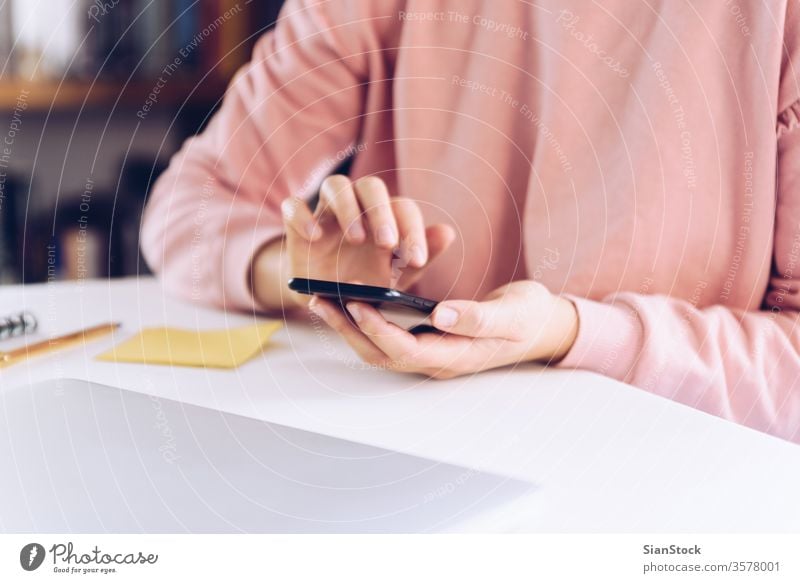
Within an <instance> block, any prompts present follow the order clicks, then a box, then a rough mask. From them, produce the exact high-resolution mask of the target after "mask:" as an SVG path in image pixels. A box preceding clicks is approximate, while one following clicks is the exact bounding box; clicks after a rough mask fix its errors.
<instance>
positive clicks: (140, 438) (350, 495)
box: [0, 380, 538, 533]
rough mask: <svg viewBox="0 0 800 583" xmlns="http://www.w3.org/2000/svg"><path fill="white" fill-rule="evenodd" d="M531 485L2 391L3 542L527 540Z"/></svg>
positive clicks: (224, 418) (87, 399)
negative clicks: (405, 535)
mask: <svg viewBox="0 0 800 583" xmlns="http://www.w3.org/2000/svg"><path fill="white" fill-rule="evenodd" d="M533 492H534V486H533V485H532V484H529V483H525V482H521V481H517V480H512V479H508V478H504V477H501V476H496V475H491V474H487V473H482V472H476V471H472V470H470V469H467V468H463V467H457V466H452V465H447V464H442V463H437V462H435V461H431V460H427V459H423V458H419V457H414V456H410V455H405V454H399V453H395V452H391V451H387V450H383V449H379V448H376V447H371V446H367V445H362V444H358V443H353V442H350V441H345V440H342V439H336V438H332V437H328V436H324V435H319V434H315V433H310V432H307V431H301V430H297V429H291V428H288V427H285V426H281V425H275V424H272V423H266V422H263V421H258V420H255V419H249V418H246V417H241V416H238V415H231V414H227V413H221V412H219V411H214V410H211V409H206V408H203V407H196V406H193V405H186V404H183V403H179V402H177V401H171V400H167V399H160V398H155V397H150V396H148V395H143V394H140V393H135V392H131V391H125V390H120V389H116V388H112V387H106V386H102V385H97V384H93V383H89V382H86V381H78V380H53V381H48V382H45V383H39V384H36V385H33V386H28V387H20V388H11V389H9V388H4V387H3V388H0V531H2V532H12V533H22V532H25V533H33V532H46V533H98V532H111V533H138V532H146V533H182V532H196V533H227V532H256V533H347V532H355V533H373V532H441V531H473V532H474V531H479V532H488V531H506V530H528V529H529V528H530V527H531V524H532V522H531V521H533V520H535V515H536V506H537V500H538V496H537V495H536V494H535V493H533Z"/></svg>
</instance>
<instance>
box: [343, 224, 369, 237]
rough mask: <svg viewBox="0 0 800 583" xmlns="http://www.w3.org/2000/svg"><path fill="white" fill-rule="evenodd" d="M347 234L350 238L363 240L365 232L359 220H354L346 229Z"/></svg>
mask: <svg viewBox="0 0 800 583" xmlns="http://www.w3.org/2000/svg"><path fill="white" fill-rule="evenodd" d="M347 234H348V236H349V237H350V238H351V239H355V240H357V241H361V240H363V239H364V238H365V237H366V236H367V234H366V233H365V232H364V227H362V226H361V221H356V222H355V223H353V224H352V225H350V227H348V229H347Z"/></svg>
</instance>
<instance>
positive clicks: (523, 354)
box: [310, 281, 578, 379]
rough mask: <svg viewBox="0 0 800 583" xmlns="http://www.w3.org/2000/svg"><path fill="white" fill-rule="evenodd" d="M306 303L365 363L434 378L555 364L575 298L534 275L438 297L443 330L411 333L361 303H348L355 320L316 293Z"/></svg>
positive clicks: (437, 317) (574, 317) (569, 337)
mask: <svg viewBox="0 0 800 583" xmlns="http://www.w3.org/2000/svg"><path fill="white" fill-rule="evenodd" d="M310 308H311V309H312V310H313V311H314V312H315V313H316V314H317V315H318V316H320V317H321V318H322V319H323V320H325V322H327V323H328V324H329V325H330V326H331V327H332V328H333V329H334V330H336V331H337V332H339V334H341V335H342V336H343V337H344V338H345V340H347V342H348V343H349V344H350V346H352V347H353V348H354V349H355V350H356V352H357V353H358V354H359V355H360V356H361V358H363V359H364V360H365V361H366V362H368V363H370V364H372V365H374V366H376V367H385V368H388V369H392V370H396V371H401V372H412V373H421V374H424V375H426V376H429V377H432V378H437V379H447V378H452V377H456V376H460V375H465V374H470V373H475V372H479V371H482V370H488V369H491V368H497V367H500V366H506V365H509V364H518V363H522V362H528V361H539V362H555V361H558V360H560V359H561V358H563V357H564V356H566V354H567V352H568V351H569V349H570V348H571V346H572V344H573V343H574V341H575V337H576V336H577V333H578V314H577V311H576V310H575V306H574V305H573V304H572V302H570V301H569V300H567V299H565V298H562V297H560V296H556V295H553V294H551V293H550V292H549V291H548V290H547V288H545V287H544V286H543V285H541V284H539V283H536V282H533V281H518V282H514V283H510V284H508V285H505V286H503V287H501V288H498V289H497V290H495V291H493V292H492V293H490V294H489V295H488V296H487V297H486V299H485V300H484V301H481V302H473V301H466V300H448V301H444V302H441V303H440V304H439V305H438V306H436V309H435V310H434V312H433V315H432V321H433V325H434V326H435V327H436V328H438V329H440V330H442V331H444V332H445V334H437V333H423V334H417V335H414V334H411V333H409V332H406V331H405V330H403V329H401V328H399V327H397V326H395V325H394V324H391V323H389V322H387V321H386V320H385V319H384V318H383V317H382V316H381V315H380V313H379V312H378V311H376V310H375V309H374V308H372V307H371V306H369V305H367V304H363V303H360V302H350V303H348V304H347V310H348V312H349V313H350V316H351V317H352V320H351V319H350V318H348V317H347V315H346V314H345V313H344V312H343V311H342V310H340V309H339V308H338V307H337V306H335V305H334V304H333V303H331V302H328V301H326V300H323V299H320V298H317V297H315V298H314V299H313V300H312V301H311V304H310Z"/></svg>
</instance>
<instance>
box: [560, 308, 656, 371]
mask: <svg viewBox="0 0 800 583" xmlns="http://www.w3.org/2000/svg"><path fill="white" fill-rule="evenodd" d="M565 297H566V298H567V299H568V300H570V301H571V302H572V303H573V304H575V308H576V309H577V311H578V321H579V324H578V336H577V337H576V339H575V343H574V344H573V345H572V348H570V350H569V352H568V353H567V355H566V356H565V357H564V358H563V359H561V361H559V362H558V364H556V366H557V367H558V368H580V369H585V370H590V371H592V372H597V373H600V374H602V375H605V376H609V377H612V378H615V379H617V380H620V381H624V380H625V379H626V377H627V376H628V374H629V373H630V371H631V368H632V367H633V365H634V362H635V361H636V357H637V355H638V354H639V350H640V348H641V346H642V344H643V339H644V331H643V328H642V323H641V320H640V319H639V317H638V315H637V314H636V311H635V310H634V309H633V308H632V307H631V306H628V305H625V304H612V303H601V302H595V301H592V300H587V299H585V298H580V297H576V296H569V295H567V296H565Z"/></svg>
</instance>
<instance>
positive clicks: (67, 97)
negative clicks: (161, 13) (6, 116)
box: [0, 78, 226, 114]
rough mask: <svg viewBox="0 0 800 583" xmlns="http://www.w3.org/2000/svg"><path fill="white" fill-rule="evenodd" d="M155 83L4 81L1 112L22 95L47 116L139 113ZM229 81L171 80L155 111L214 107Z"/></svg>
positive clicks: (29, 107)
mask: <svg viewBox="0 0 800 583" xmlns="http://www.w3.org/2000/svg"><path fill="white" fill-rule="evenodd" d="M154 86H155V81H147V82H145V81H141V80H138V81H131V82H130V83H128V84H127V85H124V84H123V83H122V82H118V81H102V82H97V83H94V84H92V83H90V82H84V81H63V82H59V81H26V80H18V79H0V111H6V112H7V111H12V110H13V109H14V108H16V107H17V103H18V100H19V99H20V96H24V100H25V103H26V104H27V109H26V111H31V110H33V111H38V112H41V113H46V112H47V111H49V110H50V109H51V108H52V110H53V111H54V112H60V111H78V110H79V109H80V108H81V107H83V108H84V114H86V113H91V112H92V111H93V110H97V109H98V108H100V110H101V111H103V112H104V113H108V112H110V111H111V108H112V107H113V106H114V104H115V103H117V98H119V102H118V103H117V108H123V109H135V110H139V109H141V108H142V107H143V106H144V105H145V102H146V101H147V99H148V95H150V93H151V92H152V91H153V89H154ZM225 86H226V82H225V81H223V80H221V79H218V78H214V79H213V80H211V81H209V80H206V81H205V82H203V83H202V84H199V83H198V81H197V80H196V79H191V80H190V79H179V78H172V79H167V82H166V84H165V85H164V86H163V87H162V88H161V90H160V91H159V93H158V96H157V101H156V103H155V104H154V105H152V108H151V111H153V110H155V111H164V110H165V109H175V108H178V107H181V106H182V105H184V102H186V103H185V105H186V106H212V105H214V103H216V101H217V100H218V99H220V98H221V97H222V95H223V94H224V92H225Z"/></svg>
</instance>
